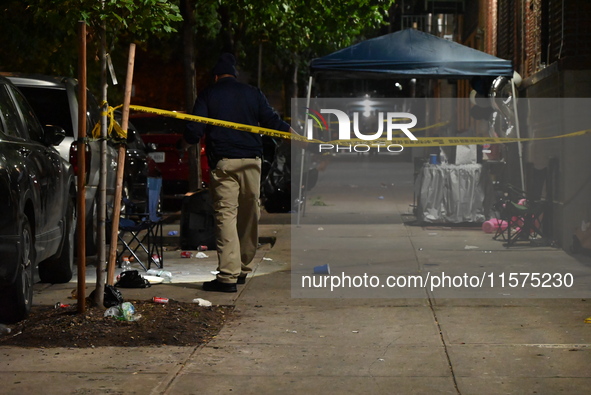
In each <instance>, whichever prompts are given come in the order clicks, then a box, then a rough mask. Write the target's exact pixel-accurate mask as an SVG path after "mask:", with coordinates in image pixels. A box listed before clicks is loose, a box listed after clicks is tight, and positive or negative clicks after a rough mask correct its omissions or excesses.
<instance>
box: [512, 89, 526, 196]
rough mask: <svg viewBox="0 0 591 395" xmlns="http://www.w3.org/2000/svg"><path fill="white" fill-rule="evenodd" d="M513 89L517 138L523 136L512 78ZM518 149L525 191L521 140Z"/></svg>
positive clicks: (522, 183)
mask: <svg viewBox="0 0 591 395" xmlns="http://www.w3.org/2000/svg"><path fill="white" fill-rule="evenodd" d="M511 90H512V91H513V112H514V113H515V131H516V132H517V138H518V139H520V138H521V132H520V130H519V113H518V112H517V95H516V94H515V81H514V79H513V78H511ZM517 150H518V151H519V170H520V172H521V190H522V191H524V192H525V177H524V174H523V147H522V145H521V141H518V142H517Z"/></svg>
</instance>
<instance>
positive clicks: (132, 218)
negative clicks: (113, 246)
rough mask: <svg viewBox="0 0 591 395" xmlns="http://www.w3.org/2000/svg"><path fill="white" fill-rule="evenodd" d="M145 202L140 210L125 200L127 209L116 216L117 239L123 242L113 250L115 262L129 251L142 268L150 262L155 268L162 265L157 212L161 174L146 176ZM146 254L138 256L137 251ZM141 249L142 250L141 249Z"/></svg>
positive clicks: (160, 221)
mask: <svg viewBox="0 0 591 395" xmlns="http://www.w3.org/2000/svg"><path fill="white" fill-rule="evenodd" d="M147 184H148V204H147V210H146V212H144V213H136V212H133V207H134V204H133V203H132V202H130V201H125V207H126V209H127V211H128V212H127V213H125V214H122V215H121V218H120V219H119V235H118V239H119V242H120V243H121V244H122V245H123V248H122V250H121V252H119V253H118V254H117V262H118V263H119V264H121V260H122V258H123V256H124V255H125V254H126V253H129V254H131V255H132V256H133V257H134V259H135V260H136V262H138V263H139V264H140V266H141V267H142V268H143V269H144V270H148V269H150V266H151V264H152V263H154V264H155V265H156V266H157V267H158V268H162V267H164V257H163V248H162V227H163V226H162V225H163V220H162V217H161V216H160V212H159V206H160V194H161V191H162V178H156V177H148V182H147ZM138 252H139V253H140V254H141V255H144V254H145V255H146V258H145V259H144V260H142V259H141V258H140V256H139V255H138ZM142 252H143V253H142Z"/></svg>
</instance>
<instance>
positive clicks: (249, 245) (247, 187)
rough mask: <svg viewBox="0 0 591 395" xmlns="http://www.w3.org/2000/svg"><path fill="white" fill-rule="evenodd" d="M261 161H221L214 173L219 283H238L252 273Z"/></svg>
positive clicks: (258, 208)
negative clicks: (237, 281) (238, 280)
mask: <svg viewBox="0 0 591 395" xmlns="http://www.w3.org/2000/svg"><path fill="white" fill-rule="evenodd" d="M260 184H261V160H260V159H258V158H257V159H221V160H220V161H218V163H217V165H216V168H215V169H213V171H212V172H211V188H212V189H211V190H212V198H213V208H214V210H215V218H216V244H217V253H218V270H219V273H218V274H217V280H218V281H219V282H222V283H235V282H236V280H237V278H238V276H239V275H241V274H242V275H246V274H248V273H249V272H251V271H252V267H251V265H250V264H251V263H252V260H253V258H254V256H255V254H256V250H257V246H258V222H259V218H260V202H259V194H260Z"/></svg>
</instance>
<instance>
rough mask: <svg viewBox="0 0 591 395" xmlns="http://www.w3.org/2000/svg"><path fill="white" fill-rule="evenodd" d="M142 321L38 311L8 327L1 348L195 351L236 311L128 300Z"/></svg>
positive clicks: (90, 312) (96, 312) (98, 313)
mask: <svg viewBox="0 0 591 395" xmlns="http://www.w3.org/2000/svg"><path fill="white" fill-rule="evenodd" d="M128 302H130V303H131V304H132V305H133V307H134V308H135V313H134V316H138V315H141V317H140V318H139V319H138V320H137V321H120V320H117V319H116V318H113V317H104V312H105V310H104V309H99V308H89V309H87V311H86V312H85V313H84V314H78V313H77V311H76V305H75V304H72V305H71V306H68V307H57V308H55V307H52V306H33V308H32V309H31V312H30V314H29V317H28V318H27V319H25V320H24V321H21V322H19V323H17V324H13V325H9V327H10V328H11V333H10V334H7V335H3V336H0V346H9V345H10V346H21V347H81V348H84V347H100V346H114V347H118V346H120V347H139V346H163V345H167V346H195V345H200V344H204V343H207V342H208V341H209V340H211V339H212V338H213V337H214V336H216V335H217V334H218V333H219V331H220V329H221V328H222V326H223V324H224V322H225V321H226V320H227V318H228V316H229V315H230V314H231V312H232V309H233V308H232V307H231V306H211V307H204V306H199V305H198V304H196V303H182V302H177V301H175V300H169V302H168V303H166V304H159V303H154V302H152V301H140V300H129V301H128Z"/></svg>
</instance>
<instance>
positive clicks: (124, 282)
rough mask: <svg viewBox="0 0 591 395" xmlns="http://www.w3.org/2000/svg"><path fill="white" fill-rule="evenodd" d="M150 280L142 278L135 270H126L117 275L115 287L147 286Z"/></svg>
mask: <svg viewBox="0 0 591 395" xmlns="http://www.w3.org/2000/svg"><path fill="white" fill-rule="evenodd" d="M150 286H151V284H150V282H149V281H148V280H146V279H145V278H143V277H142V276H141V275H140V274H139V272H138V271H137V270H128V271H125V272H123V273H121V275H120V276H119V281H117V283H116V284H115V287H120V288H149V287H150Z"/></svg>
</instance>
